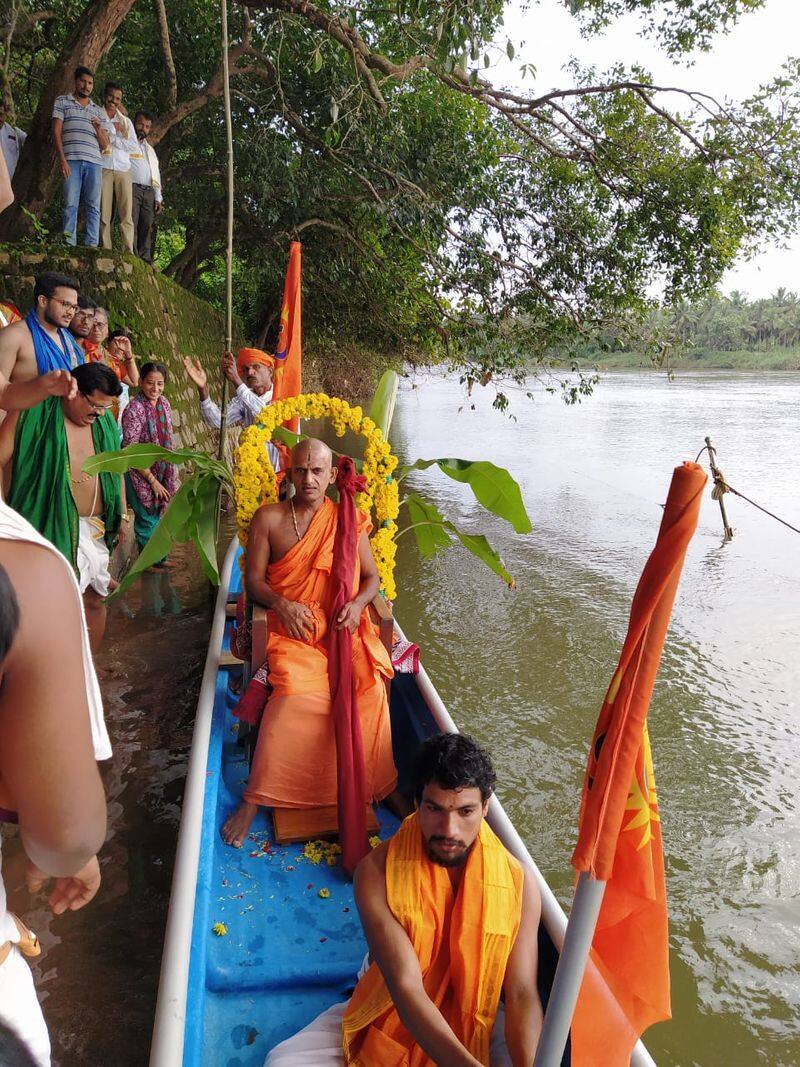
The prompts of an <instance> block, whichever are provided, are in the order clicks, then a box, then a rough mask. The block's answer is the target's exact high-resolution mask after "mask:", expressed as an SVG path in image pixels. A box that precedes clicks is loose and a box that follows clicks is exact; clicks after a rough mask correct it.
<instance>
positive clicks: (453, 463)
mask: <svg viewBox="0 0 800 1067" xmlns="http://www.w3.org/2000/svg"><path fill="white" fill-rule="evenodd" d="M434 464H435V465H436V466H437V467H438V468H439V470H441V471H442V472H443V473H444V474H446V475H447V477H448V478H452V479H453V481H456V482H464V483H465V484H467V485H468V486H469V487H470V489H471V490H472V492H473V493H474V494H475V498H476V499H477V501H478V503H479V504H482V505H483V506H484V507H485V508H486V510H487V511H491V512H492V514H493V515H497V516H498V517H499V518H501V519H505V521H506V522H508V523H510V524H511V525H512V526H513V527H514V530H515V531H516V532H517V533H521V534H525V533H530V532H531V530H532V529H533V527H532V526H531V520H530V519H529V518H528V513H527V511H526V510H525V504H524V503H523V501H522V493H521V492H520V488H519V485H518V484H517V482H516V481H515V480H514V478H512V476H511V475H510V474H509V473H508V471H507V470H506V469H505V468H504V467H497V466H495V464H494V463H490V462H489V461H488V460H467V459H418V460H417V461H416V463H412V464H410V465H409V466H406V467H402V468H400V469H399V470H398V472H397V474H396V475H395V477H396V478H397V479H398V480H400V479H402V478H405V476H406V475H407V474H409V473H410V472H411V471H423V470H427V469H428V467H432V466H434Z"/></svg>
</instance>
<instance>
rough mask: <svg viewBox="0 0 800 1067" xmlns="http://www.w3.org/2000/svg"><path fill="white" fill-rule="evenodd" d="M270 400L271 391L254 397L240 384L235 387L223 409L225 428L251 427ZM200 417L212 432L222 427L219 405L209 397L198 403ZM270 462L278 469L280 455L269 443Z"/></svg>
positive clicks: (253, 394)
mask: <svg viewBox="0 0 800 1067" xmlns="http://www.w3.org/2000/svg"><path fill="white" fill-rule="evenodd" d="M271 400H272V390H271V389H270V390H269V392H266V393H264V395H263V396H256V394H255V393H254V392H253V390H252V389H248V388H247V386H246V385H245V384H244V382H242V383H241V384H240V385H238V386H237V387H236V392H235V393H234V394H233V396H232V397H231V399H230V401H229V403H228V406H227V408H226V409H225V424H226V425H227V426H252V425H253V423H254V422H255V421H256V419H257V418H258V416H259V415H260V414H261V412H262V411H263V410H264V408H265V407H266V406H267V405H268V404H269V403H270V401H271ZM200 415H201V416H202V419H203V422H204V423H205V424H206V425H207V426H210V427H211V428H212V429H213V430H218V429H219V428H220V426H221V425H222V414H221V412H220V410H219V405H218V404H216V403H215V402H214V401H213V400H212V399H211V397H210V396H207V397H206V398H205V400H202V401H201V402H200ZM267 452H269V458H270V462H271V463H272V466H273V467H274V468H275V470H279V469H280V453H279V452H278V450H277V448H276V447H275V445H273V444H272V442H271V441H270V442H269V443H268V445H267Z"/></svg>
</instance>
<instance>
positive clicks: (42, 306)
mask: <svg viewBox="0 0 800 1067" xmlns="http://www.w3.org/2000/svg"><path fill="white" fill-rule="evenodd" d="M33 302H34V306H33V308H32V309H31V311H29V312H28V314H27V315H26V316H25V318H23V319H22V320H21V321H20V322H14V323H12V324H11V325H10V326H6V328H5V329H4V330H0V385H2V384H3V383H4V382H6V381H8V382H11V383H21V382H27V381H31V380H32V379H34V378H36V377H38V376H39V375H48V374H49V375H50V378H51V379H52V380H53V382H55V381H56V380H61V381H62V382H68V378H67V374H68V373H69V371H70V370H71V369H72V367H76V366H78V364H79V363H82V362H83V358H84V357H83V353H82V352H81V351H80V349H79V348H78V345H77V343H76V342H75V341H74V339H73V338H72V336H71V335H70V333H69V325H70V323H71V322H72V319H73V316H74V314H75V312H76V311H77V310H78V283H77V282H76V281H75V279H74V278H70V277H68V276H67V275H66V274H56V273H55V272H54V271H46V272H45V273H44V274H40V275H39V276H38V278H37V279H36V284H35V286H34V289H33ZM60 370H64V371H66V372H67V374H64V375H52V374H51V373H50V372H52V371H60ZM48 395H58V393H57V391H56V392H54V391H53V390H51V391H50V393H49V394H48ZM61 395H63V393H62V394H61ZM39 399H43V397H40V398H39ZM34 403H38V401H34ZM1 406H3V407H11V405H10V404H9V405H5V404H2V405H1ZM14 406H15V407H17V408H19V407H24V406H27V405H24V404H16V405H14Z"/></svg>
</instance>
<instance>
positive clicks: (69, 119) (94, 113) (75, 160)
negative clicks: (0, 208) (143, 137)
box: [53, 67, 111, 248]
mask: <svg viewBox="0 0 800 1067" xmlns="http://www.w3.org/2000/svg"><path fill="white" fill-rule="evenodd" d="M93 87H94V74H92V72H91V71H90V70H89V68H88V67H78V68H77V70H76V71H75V91H74V93H67V94H65V95H64V96H57V97H56V101H55V103H54V104H53V139H54V140H55V142H56V151H57V152H58V158H59V161H60V166H61V173H62V175H63V176H64V212H63V225H62V229H63V231H64V239H65V240H66V242H67V244H69V245H74V244H77V241H78V207H79V206H80V204H81V202H83V210H84V213H85V215H86V233H85V235H84V244H85V245H86V246H87V248H97V245H98V242H99V240H100V196H101V190H102V165H101V163H102V153H103V152H105V151H106V149H108V147H109V145H110V143H111V138H110V136H109V134H108V131H107V129H106V128H105V123H107V121H108V120H107V116H106V113H105V111H103V110H102V108H99V107H98V106H97V104H94V103H92V89H93Z"/></svg>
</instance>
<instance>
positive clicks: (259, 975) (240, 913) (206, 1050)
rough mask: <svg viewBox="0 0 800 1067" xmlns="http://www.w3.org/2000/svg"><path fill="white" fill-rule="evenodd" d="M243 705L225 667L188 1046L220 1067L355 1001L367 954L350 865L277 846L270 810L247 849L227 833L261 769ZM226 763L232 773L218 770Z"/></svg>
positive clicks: (245, 1064)
mask: <svg viewBox="0 0 800 1067" xmlns="http://www.w3.org/2000/svg"><path fill="white" fill-rule="evenodd" d="M227 640H228V635H227V634H226V641H225V644H226V645H227ZM235 702H236V697H235V696H234V695H233V694H232V693H231V692H230V690H229V688H228V672H226V671H220V673H219V676H218V684H217V694H216V701H215V708H214V720H213V724H212V730H211V748H210V752H209V760H208V768H209V770H208V772H207V782H206V798H205V810H204V815H203V822H204V825H203V841H204V848H203V853H202V854H201V859H200V871H199V879H198V890H197V900H196V904H195V920H194V934H193V943H192V961H191V969H190V976H189V997H188V1006H187V1023H186V1045H185V1050H184V1064H192V1065H196V1064H200V1063H202V1064H204V1065H208V1067H211V1065H213V1067H261V1064H263V1062H264V1057H265V1055H266V1053H267V1052H268V1051H269V1050H270V1049H271V1048H273V1047H274V1046H275V1045H276V1044H277V1043H278V1042H280V1041H282V1040H283V1039H284V1038H286V1037H288V1036H290V1035H291V1034H293V1033H296V1032H297V1031H298V1030H300V1029H301V1028H302V1027H303V1026H305V1025H306V1024H307V1023H309V1022H310V1021H311V1020H312V1019H313V1018H315V1017H316V1016H317V1015H318V1014H319V1013H320V1012H321V1011H323V1010H324V1009H325V1008H327V1007H330V1006H331V1005H332V1004H335V1003H337V1002H339V1001H343V1000H346V999H347V998H348V996H349V994H350V992H351V991H352V989H353V987H354V985H355V982H356V975H357V972H358V969H359V967H360V965H361V962H362V960H363V957H364V954H365V952H366V943H365V941H364V936H363V933H362V930H361V924H360V922H359V918H358V912H357V910H356V907H355V903H354V900H353V887H352V884H351V882H350V881H349V880H348V879H347V878H346V877H345V875H344V872H343V870H342V868H341V866H340V864H339V862H338V861H337V862H336V865H335V866H329V865H328V864H327V862H326V860H325V858H323V859H322V861H321V862H320V863H318V864H314V863H313V862H311V861H310V860H308V859H306V858H305V857H304V855H303V845H302V844H301V845H289V846H280V845H277V844H276V843H275V840H274V836H273V831H272V821H271V818H270V816H269V813H268V812H267V811H265V810H264V809H261V810H259V812H258V814H257V816H256V818H255V820H254V822H253V825H252V827H251V830H250V834H249V837H248V839H247V841H246V842H245V844H244V846H243V847H242V848H241V849H234V848H231V847H230V846H228V845H226V844H225V843H224V842H223V841H222V838H221V837H220V834H219V828H220V827H221V826H222V823H223V822H224V820H225V819H226V818H227V816H228V814H229V813H230V812H231V811H232V810H234V808H235V807H236V805H237V804H238V803H239V801H240V798H241V793H242V789H243V787H244V784H245V782H246V780H247V776H248V770H249V768H248V762H247V756H246V753H245V749H244V748H243V747H242V746H241V745H240V744H239V743H238V723H237V720H236V719H234V717H233V715H232V713H231V709H232V707H233V705H234V704H235ZM217 767H221V768H222V774H221V778H220V776H219V775H218V774H217V773H215V771H214V770H212V769H211V768H217ZM378 816H379V821H380V836H381V837H382V838H386V837H388V836H390V835H391V834H392V833H393V832H394V830H395V829H396V828H397V825H398V821H397V819H396V818H395V817H394V816H392V815H391V814H390V813H389V812H387V811H386V810H385V809H383V808H380V809H379V811H378ZM212 824H213V825H212ZM212 841H213V847H208V846H209V845H210V843H211V842H212ZM320 891H323V895H322V896H320ZM216 924H222V926H223V927H224V933H223V930H222V927H220V926H217V931H218V933H215V932H214V927H215V925H216Z"/></svg>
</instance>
